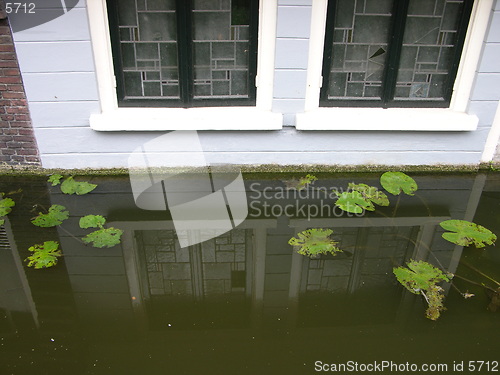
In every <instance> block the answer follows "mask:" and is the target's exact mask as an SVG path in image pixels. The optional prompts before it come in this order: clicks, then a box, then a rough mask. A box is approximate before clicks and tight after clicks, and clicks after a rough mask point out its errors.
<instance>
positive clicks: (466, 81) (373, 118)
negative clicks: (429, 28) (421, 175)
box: [297, 0, 493, 131]
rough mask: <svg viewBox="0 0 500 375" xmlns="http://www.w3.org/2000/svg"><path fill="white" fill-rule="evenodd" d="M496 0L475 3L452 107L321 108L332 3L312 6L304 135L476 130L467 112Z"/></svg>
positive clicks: (301, 120)
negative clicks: (352, 131)
mask: <svg viewBox="0 0 500 375" xmlns="http://www.w3.org/2000/svg"><path fill="white" fill-rule="evenodd" d="M492 6H493V0H485V1H476V2H474V8H473V9H472V14H471V17H470V22H469V28H468V31H467V37H466V40H465V43H464V48H463V52H462V57H461V60H460V66H459V70H458V74H457V78H456V80H455V86H454V90H453V95H452V98H451V104H450V107H449V108H445V109H442V108H389V109H383V108H332V107H328V108H327V107H321V108H320V107H319V95H320V88H321V81H322V77H321V74H322V65H323V48H324V40H325V26H326V13H327V12H326V11H327V7H328V0H315V1H313V6H312V22H311V39H310V46H309V63H308V72H307V88H306V104H305V112H304V113H299V114H297V128H298V129H302V130H417V131H446V130H449V131H470V130H476V128H477V123H478V119H477V117H476V116H472V115H468V114H467V113H466V110H467V105H468V102H469V97H470V94H471V91H472V86H473V83H474V77H475V73H476V67H477V65H478V62H479V58H480V55H481V50H482V46H483V40H484V36H485V33H486V29H487V27H488V22H489V18H490V14H491V9H492Z"/></svg>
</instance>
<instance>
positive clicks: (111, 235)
mask: <svg viewBox="0 0 500 375" xmlns="http://www.w3.org/2000/svg"><path fill="white" fill-rule="evenodd" d="M122 234H123V231H122V230H121V229H116V228H113V227H111V228H102V229H99V230H96V231H94V232H92V233H89V234H87V235H86V236H85V237H83V238H82V240H83V242H85V243H91V244H92V246H94V247H99V248H102V247H113V246H115V245H118V244H119V243H120V241H121V236H122Z"/></svg>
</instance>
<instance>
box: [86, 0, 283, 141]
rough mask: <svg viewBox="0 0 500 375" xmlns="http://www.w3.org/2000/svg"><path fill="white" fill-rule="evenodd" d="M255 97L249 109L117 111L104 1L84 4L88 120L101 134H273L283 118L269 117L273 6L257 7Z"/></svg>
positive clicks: (269, 2) (272, 2) (270, 0)
mask: <svg viewBox="0 0 500 375" xmlns="http://www.w3.org/2000/svg"><path fill="white" fill-rule="evenodd" d="M259 4H260V5H259V33H258V35H259V37H258V53H257V78H256V86H257V94H256V105H255V106H254V107H202V108H187V109H186V108H137V107H134V108H120V107H118V99H117V95H116V79H115V74H114V68H113V55H112V51H111V40H110V36H109V35H110V34H109V26H108V15H107V14H108V13H107V9H106V0H87V11H88V15H89V26H90V35H91V39H92V48H93V52H94V61H95V69H96V75H97V82H98V91H99V99H100V104H101V113H99V114H94V115H92V116H91V117H90V126H91V128H92V129H94V130H100V131H121V130H137V131H143V130H158V131H162V130H275V129H281V128H282V123H283V119H282V115H281V114H280V113H272V112H271V107H272V99H273V81H274V79H273V77H274V50H275V43H276V20H277V8H278V4H277V0H261V1H260V2H259Z"/></svg>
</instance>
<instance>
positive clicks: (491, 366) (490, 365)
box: [469, 361, 498, 372]
mask: <svg viewBox="0 0 500 375" xmlns="http://www.w3.org/2000/svg"><path fill="white" fill-rule="evenodd" d="M481 370H483V371H495V372H496V371H498V361H469V371H481Z"/></svg>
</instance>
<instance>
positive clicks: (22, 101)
mask: <svg viewBox="0 0 500 375" xmlns="http://www.w3.org/2000/svg"><path fill="white" fill-rule="evenodd" d="M10 105H16V106H24V107H25V108H26V107H27V106H28V102H27V101H26V99H18V100H12V101H11V102H10Z"/></svg>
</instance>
